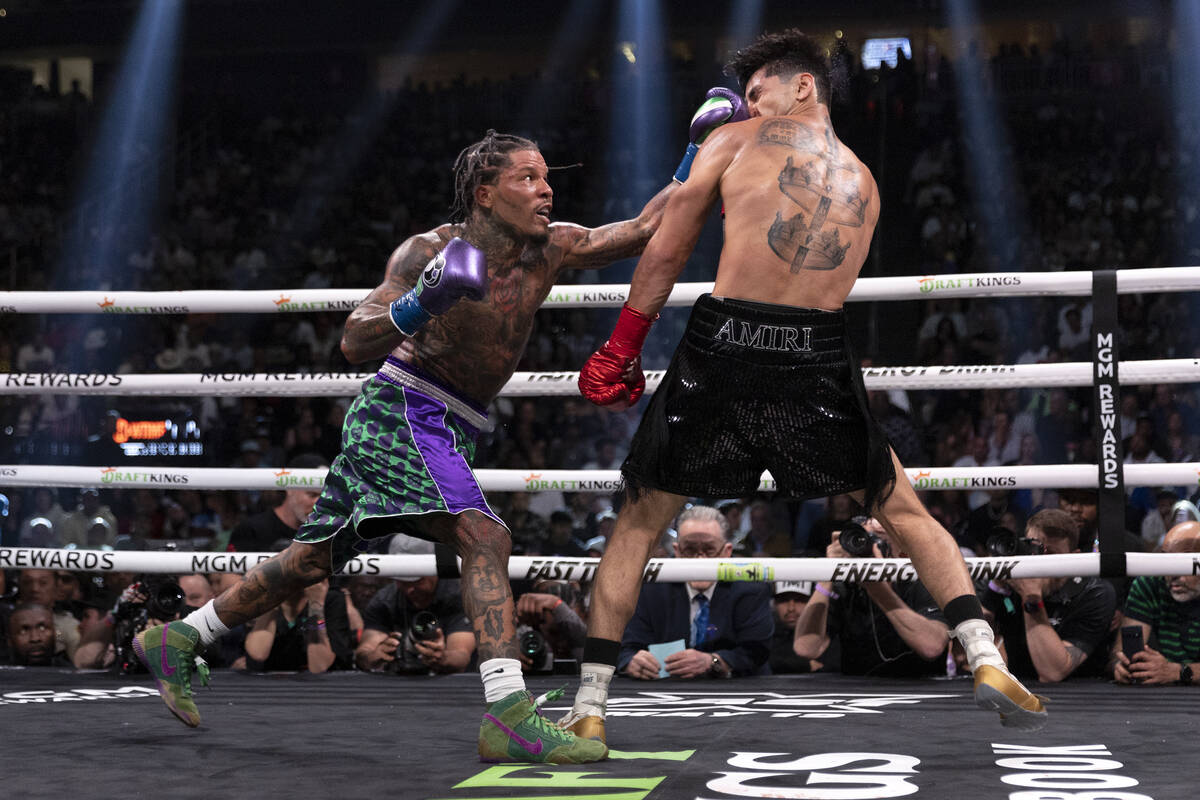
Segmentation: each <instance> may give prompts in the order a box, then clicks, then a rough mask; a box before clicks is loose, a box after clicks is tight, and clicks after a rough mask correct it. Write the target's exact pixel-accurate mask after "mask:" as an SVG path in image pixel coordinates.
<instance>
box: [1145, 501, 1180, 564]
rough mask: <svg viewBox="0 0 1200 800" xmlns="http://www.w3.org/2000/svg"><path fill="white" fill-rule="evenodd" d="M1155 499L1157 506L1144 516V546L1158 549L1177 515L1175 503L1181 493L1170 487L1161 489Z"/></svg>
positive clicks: (1147, 548) (1146, 548)
mask: <svg viewBox="0 0 1200 800" xmlns="http://www.w3.org/2000/svg"><path fill="white" fill-rule="evenodd" d="M1155 499H1156V501H1157V502H1156V507H1155V508H1154V509H1152V510H1151V511H1148V512H1146V516H1144V517H1143V518H1142V525H1141V534H1142V548H1143V549H1145V550H1156V549H1158V547H1159V546H1160V545H1161V544H1162V542H1163V537H1165V536H1166V535H1167V529H1168V528H1169V527H1170V526H1171V521H1172V519H1173V518H1174V516H1175V504H1176V503H1177V502H1179V495H1177V494H1175V492H1173V491H1171V490H1170V489H1161V490H1159V492H1158V495H1157V497H1156V498H1155Z"/></svg>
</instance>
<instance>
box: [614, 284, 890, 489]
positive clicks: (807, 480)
mask: <svg viewBox="0 0 1200 800" xmlns="http://www.w3.org/2000/svg"><path fill="white" fill-rule="evenodd" d="M855 364H856V362H855V360H854V357H853V355H852V353H851V351H850V347H849V343H848V341H847V339H846V322H845V314H844V312H843V311H821V310H816V309H808V308H794V307H791V306H778V305H769V304H765V303H753V302H749V301H745V300H731V299H719V298H714V297H712V296H711V295H703V296H701V297H700V299H698V300H697V301H696V304H695V305H694V306H693V307H692V314H691V317H690V318H689V320H688V325H687V330H686V331H684V334H683V339H682V341H680V343H679V347H678V348H677V349H676V351H675V355H674V357H673V358H672V360H671V365H670V367H669V368H668V369H667V373H666V375H665V376H664V377H663V382H662V385H660V386H659V388H658V390H657V391H656V392H655V393H654V395H653V397H652V398H651V400H650V405H649V407H648V408H647V409H646V413H645V415H644V416H643V417H642V423H641V425H640V426H639V428H638V430H637V433H636V434H634V437H633V442H632V444H631V446H630V451H629V457H628V458H627V459H626V460H625V464H624V465H623V467H622V469H621V473H622V475H623V477H624V478H625V484H626V487H627V488H628V490H629V491H630V493H631V494H633V495H634V496H637V495H638V494H639V493H640V492H641V491H642V490H644V489H647V488H653V489H660V490H663V491H667V492H672V493H675V494H681V495H686V496H689V497H707V498H722V497H741V496H746V495H749V494H752V493H753V492H755V491H756V490H757V488H758V485H759V480H760V478H761V476H762V472H763V470H770V472H771V476H772V477H773V478H774V479H775V481H776V484H777V495H776V496H777V497H779V498H781V499H795V500H803V499H808V498H811V497H826V496H829V495H833V494H841V493H843V492H850V491H854V490H857V489H863V490H865V492H866V499H867V501H868V505H867V507H868V508H870V507H872V505H873V502H874V501H879V500H882V499H883V498H886V496H887V494H888V493H889V492H890V490H891V487H892V485H893V482H894V480H895V470H894V469H893V467H892V461H891V457H890V454H889V451H888V444H887V437H886V435H885V434H884V433H883V431H882V429H880V427H879V425H878V424H877V423H876V422H875V420H874V419H873V418H872V417H871V414H870V411H869V410H868V407H867V397H866V390H865V388H864V387H863V382H862V373H861V371H860V370H859V369H858V368H857V366H854V365H855Z"/></svg>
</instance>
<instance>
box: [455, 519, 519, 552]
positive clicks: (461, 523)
mask: <svg viewBox="0 0 1200 800" xmlns="http://www.w3.org/2000/svg"><path fill="white" fill-rule="evenodd" d="M449 539H450V541H451V543H452V544H453V545H454V548H455V550H457V551H458V555H459V556H460V557H462V558H463V559H466V558H467V557H468V556H471V555H476V556H477V555H486V556H488V557H492V558H498V559H503V560H507V559H508V557H509V556H510V555H511V554H512V536H510V535H509V532H508V530H507V529H505V527H504V526H503V525H501V524H500V523H498V522H496V521H495V520H494V519H492V518H491V517H488V516H487V515H485V514H481V513H480V512H478V511H465V512H463V513H462V514H458V515H457V516H456V517H455V520H454V525H453V527H452V528H451V530H450V535H449Z"/></svg>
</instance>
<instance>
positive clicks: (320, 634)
mask: <svg viewBox="0 0 1200 800" xmlns="http://www.w3.org/2000/svg"><path fill="white" fill-rule="evenodd" d="M245 648H246V668H247V669H250V670H254V671H257V672H275V671H277V670H288V671H305V670H307V671H308V672H313V673H317V672H325V671H327V670H330V669H350V668H351V667H352V666H353V664H354V644H353V642H352V640H351V637H350V621H349V619H348V618H347V616H346V600H345V598H344V597H343V596H342V593H341V592H330V591H329V581H328V580H323V581H319V582H317V583H314V584H312V585H311V586H309V587H308V588H306V589H302V590H300V591H299V592H296V593H295V594H293V595H292V596H291V597H289V598H288V599H286V600H284V601H283V602H282V603H280V604H279V605H278V606H276V607H275V608H272V609H271V610H270V611H268V612H266V613H265V614H263V615H262V616H260V617H258V618H257V619H255V620H254V621H253V622H251V623H249V624H248V625H247V632H246V643H245Z"/></svg>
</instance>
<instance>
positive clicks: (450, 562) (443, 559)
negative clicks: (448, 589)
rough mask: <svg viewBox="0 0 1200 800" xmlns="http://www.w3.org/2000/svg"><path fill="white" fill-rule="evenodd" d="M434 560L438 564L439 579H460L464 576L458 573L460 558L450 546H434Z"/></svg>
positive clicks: (440, 544) (439, 543)
mask: <svg viewBox="0 0 1200 800" xmlns="http://www.w3.org/2000/svg"><path fill="white" fill-rule="evenodd" d="M433 558H434V561H435V562H436V563H437V575H438V577H439V578H460V577H462V574H461V573H460V572H459V571H458V557H457V556H456V555H455V553H454V548H453V547H451V546H450V545H448V544H442V543H441V542H438V543H437V544H435V545H434V546H433Z"/></svg>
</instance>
